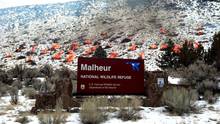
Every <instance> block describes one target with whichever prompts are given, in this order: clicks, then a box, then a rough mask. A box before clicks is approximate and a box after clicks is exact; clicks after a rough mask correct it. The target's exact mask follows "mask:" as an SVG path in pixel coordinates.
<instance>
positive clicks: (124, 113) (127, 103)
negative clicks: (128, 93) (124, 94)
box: [116, 97, 142, 121]
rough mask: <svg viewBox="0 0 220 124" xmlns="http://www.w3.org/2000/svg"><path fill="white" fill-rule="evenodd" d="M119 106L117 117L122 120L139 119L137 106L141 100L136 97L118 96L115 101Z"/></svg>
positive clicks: (140, 103)
mask: <svg viewBox="0 0 220 124" xmlns="http://www.w3.org/2000/svg"><path fill="white" fill-rule="evenodd" d="M116 104H117V105H118V107H119V113H118V115H117V117H118V118H120V119H122V120H123V121H128V120H132V121H136V120H138V119H141V116H140V114H139V107H140V106H141V105H142V102H141V100H140V99H139V98H137V97H132V98H131V99H128V98H120V99H118V100H117V103H116Z"/></svg>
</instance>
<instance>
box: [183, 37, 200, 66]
mask: <svg viewBox="0 0 220 124" xmlns="http://www.w3.org/2000/svg"><path fill="white" fill-rule="evenodd" d="M180 51H181V52H180V54H179V58H180V61H179V62H180V64H181V65H183V66H185V67H187V66H189V65H190V64H193V63H194V62H195V61H196V60H198V59H202V56H203V51H204V49H203V46H202V45H199V46H198V48H194V46H193V43H192V42H190V41H186V42H184V44H183V46H182V48H181V50H180Z"/></svg>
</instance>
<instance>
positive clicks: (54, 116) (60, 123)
mask: <svg viewBox="0 0 220 124" xmlns="http://www.w3.org/2000/svg"><path fill="white" fill-rule="evenodd" d="M62 106H63V103H62V100H61V98H59V99H58V100H57V101H56V107H55V112H49V113H39V114H38V120H39V121H40V124H65V123H66V119H67V114H66V113H63V112H62Z"/></svg>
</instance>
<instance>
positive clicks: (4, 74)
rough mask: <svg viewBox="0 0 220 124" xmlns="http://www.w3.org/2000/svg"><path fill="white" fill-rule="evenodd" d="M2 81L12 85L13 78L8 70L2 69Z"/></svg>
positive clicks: (0, 76)
mask: <svg viewBox="0 0 220 124" xmlns="http://www.w3.org/2000/svg"><path fill="white" fill-rule="evenodd" d="M0 81H1V82H2V83H4V84H8V85H11V84H12V82H13V79H12V78H11V77H10V76H9V74H8V73H7V72H6V71H3V70H0Z"/></svg>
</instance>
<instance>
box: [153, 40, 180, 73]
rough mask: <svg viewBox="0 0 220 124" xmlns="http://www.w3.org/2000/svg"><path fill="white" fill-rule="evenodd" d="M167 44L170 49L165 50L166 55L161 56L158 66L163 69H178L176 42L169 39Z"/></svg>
mask: <svg viewBox="0 0 220 124" xmlns="http://www.w3.org/2000/svg"><path fill="white" fill-rule="evenodd" d="M167 44H168V47H167V48H166V49H165V51H164V53H163V54H162V55H161V56H159V59H158V60H157V62H158V66H159V67H161V68H163V69H165V68H176V67H178V66H179V65H178V63H179V62H178V61H179V57H178V56H177V54H176V53H175V52H174V51H173V47H174V42H173V41H172V40H171V39H169V40H168V42H167Z"/></svg>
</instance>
